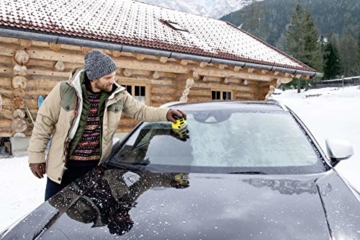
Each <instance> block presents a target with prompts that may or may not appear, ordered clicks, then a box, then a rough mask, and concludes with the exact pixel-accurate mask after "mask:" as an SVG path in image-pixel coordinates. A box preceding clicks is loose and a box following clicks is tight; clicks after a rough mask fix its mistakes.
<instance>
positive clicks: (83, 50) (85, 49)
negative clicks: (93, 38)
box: [80, 46, 92, 54]
mask: <svg viewBox="0 0 360 240" xmlns="http://www.w3.org/2000/svg"><path fill="white" fill-rule="evenodd" d="M80 50H81V52H82V53H84V54H86V53H88V52H90V51H91V50H92V48H89V47H83V46H81V47H80Z"/></svg>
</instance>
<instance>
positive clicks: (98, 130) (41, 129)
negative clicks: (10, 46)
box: [29, 50, 186, 200]
mask: <svg viewBox="0 0 360 240" xmlns="http://www.w3.org/2000/svg"><path fill="white" fill-rule="evenodd" d="M115 75H116V65H115V63H114V61H113V60H112V59H111V58H110V57H109V56H108V55H106V54H104V53H102V52H100V51H98V50H92V51H90V52H88V53H87V54H86V55H85V65H84V67H83V68H79V69H75V70H74V71H73V72H72V74H71V76H70V78H69V80H68V81H67V82H62V83H59V84H57V85H56V86H55V87H54V89H53V90H52V91H51V92H50V93H49V95H48V96H47V98H46V99H45V100H44V102H43V104H42V105H41V107H40V109H39V111H38V114H37V117H36V122H35V125H34V129H33V132H32V136H31V139H30V145H29V166H30V169H31V171H32V172H33V174H34V175H35V176H36V177H38V178H43V176H44V174H45V173H46V174H47V177H48V178H47V184H46V191H45V200H47V199H49V198H50V197H51V196H53V195H54V194H56V193H57V192H59V191H60V190H61V189H63V188H64V187H65V186H67V185H68V184H69V183H71V182H72V181H74V180H75V179H76V178H78V177H80V176H82V175H83V174H85V173H86V172H87V171H89V170H91V169H93V168H94V167H96V166H97V165H100V164H101V163H103V162H104V161H105V160H106V158H107V157H108V156H109V155H110V152H111V148H112V139H113V136H114V133H115V131H116V129H117V127H118V124H119V121H120V117H121V114H122V112H123V113H124V114H125V115H127V116H129V117H132V118H135V119H137V120H139V121H166V120H167V121H172V122H175V121H176V120H175V119H174V116H175V115H176V116H179V117H184V118H186V114H185V113H183V112H181V111H180V110H173V109H166V108H154V107H149V106H146V105H143V104H142V103H140V102H139V101H137V100H136V99H135V98H133V97H132V96H131V95H130V94H129V93H128V92H127V91H126V90H125V88H124V87H122V86H119V85H118V84H116V83H115ZM50 139H51V145H50V148H49V152H48V155H47V157H46V159H45V148H46V145H47V143H48V141H49V140H50Z"/></svg>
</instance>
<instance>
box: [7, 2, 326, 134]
mask: <svg viewBox="0 0 360 240" xmlns="http://www.w3.org/2000/svg"><path fill="white" fill-rule="evenodd" d="M91 49H99V50H101V51H103V52H105V53H106V54H108V55H110V56H111V57H112V58H113V59H114V61H115V62H116V64H117V66H118V70H117V82H118V83H119V84H121V85H123V86H125V87H126V89H127V91H128V92H129V93H131V94H132V95H133V96H134V97H135V98H137V99H138V100H139V101H141V102H143V103H145V104H147V105H150V106H160V105H162V104H164V103H167V102H170V101H189V102H194V101H212V100H266V99H267V98H268V97H269V96H270V95H271V94H272V93H273V91H274V90H275V88H276V87H278V86H279V85H280V84H282V83H287V82H289V81H291V80H292V78H294V77H297V78H299V77H302V78H305V79H310V78H312V77H315V76H319V75H320V73H318V72H316V71H315V70H314V69H312V68H310V67H308V66H306V65H305V64H303V63H301V62H299V61H298V60H296V59H294V58H292V57H291V56H288V55H286V54H285V53H283V52H281V51H279V50H278V49H276V48H274V47H272V46H270V45H268V44H267V43H265V42H263V41H261V40H259V39H257V38H256V37H254V36H252V35H251V34H249V33H247V32H245V31H243V30H241V29H239V28H237V27H236V26H233V25H231V24H229V23H227V22H224V21H221V20H216V19H210V18H206V17H201V16H197V15H192V14H188V13H184V12H179V11H175V10H171V9H166V8H161V7H157V6H153V5H150V4H144V3H140V2H135V1H131V0H87V1H86V2H85V1H83V0H56V1H55V0H21V1H19V0H18V1H15V0H1V1H0V137H26V136H30V135H31V130H32V126H33V124H32V123H33V121H34V120H36V114H37V111H38V97H39V96H44V97H46V95H47V94H48V93H49V92H50V91H51V89H52V88H53V87H54V86H55V84H56V83H58V82H59V81H64V80H67V78H68V76H69V73H70V71H71V70H72V69H74V68H77V67H80V66H82V65H83V63H84V60H83V57H84V54H85V53H87V52H88V51H90V50H91ZM135 124H136V121H135V120H133V119H129V118H123V119H122V121H121V123H120V124H119V127H118V132H119V133H124V132H128V131H129V130H131V129H132V128H133V127H134V125H135Z"/></svg>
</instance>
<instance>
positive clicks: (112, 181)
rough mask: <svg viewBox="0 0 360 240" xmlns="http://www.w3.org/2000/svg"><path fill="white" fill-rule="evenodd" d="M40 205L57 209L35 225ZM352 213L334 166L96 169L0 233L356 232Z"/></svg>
mask: <svg viewBox="0 0 360 240" xmlns="http://www.w3.org/2000/svg"><path fill="white" fill-rule="evenodd" d="M44 212H47V213H49V212H53V213H54V212H55V213H56V214H51V215H49V214H47V215H48V217H47V218H46V219H47V220H48V222H47V223H46V224H45V223H44V224H43V225H44V226H43V230H40V231H39V227H34V226H35V221H34V220H35V219H45V218H44V217H43V216H44V215H41V214H44ZM39 214H40V215H39ZM359 216H360V205H359V202H358V200H357V198H356V197H355V196H354V195H353V194H352V192H351V191H350V190H349V189H348V186H347V185H346V184H345V183H344V182H343V181H342V180H341V179H340V178H339V176H338V175H337V173H336V172H335V171H333V170H331V171H329V172H327V173H324V174H316V175H307V176H300V175H299V176H294V175H292V176H286V175H277V176H270V175H238V174H183V173H151V172H131V171H127V170H116V169H112V170H96V171H93V172H91V173H90V174H88V175H86V176H85V177H83V178H82V179H81V180H78V181H76V182H75V183H73V184H71V185H70V186H69V187H68V188H66V189H64V190H63V191H62V192H61V193H60V194H58V195H56V196H54V197H53V198H52V199H50V201H49V202H46V203H44V204H43V205H42V206H40V207H39V208H38V209H37V210H35V211H34V212H33V213H32V214H30V215H29V216H28V217H27V218H25V219H24V220H23V221H22V222H21V223H20V224H18V226H16V227H15V228H14V229H13V230H12V231H11V232H10V233H8V234H7V235H6V236H5V238H4V239H13V238H14V236H16V238H22V236H23V234H24V233H25V232H26V233H27V235H26V238H25V239H32V236H38V237H40V238H41V239H77V240H79V239H113V238H114V239H269V240H271V239H276V240H279V239H286V240H288V239H317V240H321V239H326V240H328V239H330V238H331V237H334V238H335V239H360V232H359V231H360V227H359V226H360V224H359ZM45 228H46V229H45ZM34 231H37V232H36V233H34ZM22 239H23V238H22Z"/></svg>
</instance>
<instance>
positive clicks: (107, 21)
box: [0, 0, 314, 71]
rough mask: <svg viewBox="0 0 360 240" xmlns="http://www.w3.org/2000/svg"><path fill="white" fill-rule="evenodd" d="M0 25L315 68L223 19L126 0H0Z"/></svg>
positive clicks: (274, 64)
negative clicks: (168, 22) (173, 25)
mask: <svg viewBox="0 0 360 240" xmlns="http://www.w3.org/2000/svg"><path fill="white" fill-rule="evenodd" d="M166 21H170V22H174V23H177V24H179V25H180V26H181V27H182V28H184V29H186V30H187V31H181V30H175V29H174V28H172V27H171V26H169V25H168V24H166ZM1 26H3V27H4V26H5V27H10V28H15V29H30V30H33V31H38V32H46V33H51V34H58V35H65V36H73V37H81V38H88V39H97V40H102V41H109V42H114V43H121V44H126V45H132V46H142V47H146V48H152V49H160V50H168V51H174V52H179V53H187V54H194V55H200V56H207V57H216V58H220V59H227V60H234V61H243V62H250V63H259V64H265V65H271V66H278V67H285V68H292V69H299V70H305V71H314V70H313V69H311V68H309V67H308V66H306V65H304V64H302V63H300V62H299V61H297V60H295V59H293V58H291V57H289V56H287V55H286V54H284V53H282V52H280V51H278V50H277V49H275V48H273V47H271V46H269V45H268V44H266V43H264V42H262V41H260V40H258V39H256V38H255V37H253V36H251V35H249V34H248V33H246V32H244V31H242V30H241V29H238V28H236V27H234V26H232V25H230V24H228V23H226V22H223V21H220V20H215V19H210V18H206V17H201V16H196V15H192V14H188V13H183V12H178V11H175V10H171V9H166V8H161V7H157V6H153V5H149V4H144V3H140V2H134V1H129V0H86V1H85V0H1V1H0V27H1ZM0 31H1V30H0Z"/></svg>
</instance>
